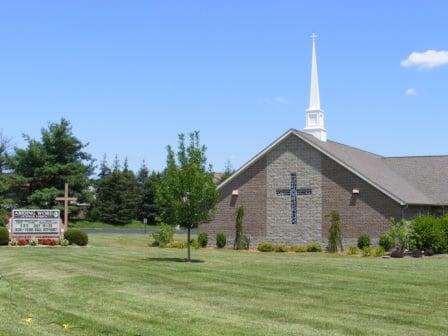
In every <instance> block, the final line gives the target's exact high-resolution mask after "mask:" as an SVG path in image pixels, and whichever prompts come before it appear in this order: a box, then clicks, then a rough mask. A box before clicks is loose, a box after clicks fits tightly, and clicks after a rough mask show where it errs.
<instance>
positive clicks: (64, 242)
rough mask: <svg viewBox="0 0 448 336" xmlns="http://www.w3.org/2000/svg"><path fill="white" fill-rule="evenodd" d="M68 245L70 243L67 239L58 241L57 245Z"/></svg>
mask: <svg viewBox="0 0 448 336" xmlns="http://www.w3.org/2000/svg"><path fill="white" fill-rule="evenodd" d="M69 244H70V242H69V241H68V240H67V239H60V240H59V245H61V246H68V245H69Z"/></svg>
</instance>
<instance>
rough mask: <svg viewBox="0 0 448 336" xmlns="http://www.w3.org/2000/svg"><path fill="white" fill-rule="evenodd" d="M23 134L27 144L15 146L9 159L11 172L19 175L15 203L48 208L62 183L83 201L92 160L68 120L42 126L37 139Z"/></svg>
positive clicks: (53, 202)
mask: <svg viewBox="0 0 448 336" xmlns="http://www.w3.org/2000/svg"><path fill="white" fill-rule="evenodd" d="M24 138H25V141H26V142H27V147H26V148H24V149H20V148H16V149H15V154H14V156H13V157H12V160H11V166H12V168H13V169H14V172H15V174H16V175H18V176H20V177H21V178H22V184H21V185H20V187H19V189H20V191H21V192H18V193H17V194H18V195H20V196H19V197H18V200H17V202H18V204H19V205H20V206H26V205H32V206H36V207H45V208H51V207H53V206H55V205H56V203H55V200H54V198H55V197H56V196H58V195H60V194H61V193H62V192H63V190H64V183H69V184H70V190H71V191H72V192H73V193H74V196H76V197H78V199H79V201H80V202H84V201H86V200H85V198H88V197H87V195H88V186H89V184H90V180H89V177H90V175H91V174H92V173H93V160H92V158H91V156H90V154H88V153H87V152H85V151H84V149H85V147H86V146H87V145H88V144H84V143H82V142H81V141H80V140H79V139H78V138H77V137H75V136H74V134H73V132H72V127H71V125H70V122H69V121H67V120H65V119H62V120H61V121H60V122H59V123H50V124H49V126H48V127H47V128H44V129H42V131H41V139H40V140H35V139H32V138H30V137H29V136H24Z"/></svg>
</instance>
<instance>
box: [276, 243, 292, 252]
mask: <svg viewBox="0 0 448 336" xmlns="http://www.w3.org/2000/svg"><path fill="white" fill-rule="evenodd" d="M288 251H289V247H288V246H287V245H283V244H278V245H274V252H288Z"/></svg>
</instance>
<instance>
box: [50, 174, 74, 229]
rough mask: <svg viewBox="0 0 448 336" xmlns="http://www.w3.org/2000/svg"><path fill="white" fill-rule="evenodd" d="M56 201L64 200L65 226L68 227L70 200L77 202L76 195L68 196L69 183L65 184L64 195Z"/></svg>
mask: <svg viewBox="0 0 448 336" xmlns="http://www.w3.org/2000/svg"><path fill="white" fill-rule="evenodd" d="M55 200H56V201H59V202H61V201H63V202H64V226H65V227H66V228H68V202H76V201H77V200H78V199H77V198H76V197H68V183H66V184H65V188H64V197H56V198H55Z"/></svg>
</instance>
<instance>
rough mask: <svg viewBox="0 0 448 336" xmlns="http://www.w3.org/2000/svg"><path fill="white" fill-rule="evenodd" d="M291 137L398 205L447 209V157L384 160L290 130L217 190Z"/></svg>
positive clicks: (385, 158)
mask: <svg viewBox="0 0 448 336" xmlns="http://www.w3.org/2000/svg"><path fill="white" fill-rule="evenodd" d="M291 134H295V135H296V136H297V137H299V138H300V139H302V140H303V141H305V142H307V143H309V144H310V145H311V146H313V147H315V148H316V149H318V150H319V151H321V152H322V153H324V154H325V155H327V156H328V157H330V158H331V159H333V160H335V161H336V162H338V163H339V164H341V165H343V166H344V167H346V168H347V169H349V170H350V171H352V172H353V173H354V174H356V175H358V176H359V177H361V178H362V179H364V180H365V181H367V182H368V183H370V184H371V185H373V186H374V187H376V188H377V189H379V190H380V191H382V192H383V193H385V194H386V195H388V196H389V197H391V198H393V199H395V200H396V201H397V202H399V203H401V204H421V205H448V156H441V157H428V156H426V157H425V156H423V157H399V158H387V157H382V156H380V155H377V154H374V153H370V152H367V151H364V150H361V149H358V148H354V147H351V146H347V145H343V144H340V143H338V142H335V141H331V140H328V141H327V142H322V141H320V140H318V139H316V138H315V137H314V136H312V135H310V134H307V133H304V132H301V131H298V130H295V129H291V130H289V131H288V132H286V133H285V134H283V135H282V136H281V137H280V138H278V139H277V140H276V141H274V142H273V143H272V144H271V145H269V146H268V147H266V148H265V149H264V150H263V151H261V152H260V153H258V154H257V155H256V156H255V157H254V158H253V159H252V160H250V161H248V162H247V163H246V164H244V165H243V166H242V167H241V168H240V169H238V170H237V171H236V172H235V173H234V174H233V175H232V176H231V177H229V178H228V179H227V180H226V181H224V182H223V183H222V184H221V185H219V186H218V188H221V187H222V186H223V185H225V184H227V183H228V182H229V181H230V180H232V179H233V178H234V177H235V176H237V175H238V174H239V173H240V172H242V171H244V170H245V169H246V168H247V167H248V166H250V165H251V164H252V163H254V162H255V161H257V160H258V159H259V158H260V157H261V156H263V155H264V154H265V153H267V152H268V151H269V150H271V149H272V148H273V147H275V146H276V145H277V144H278V143H279V142H281V141H282V140H283V139H285V138H286V137H287V136H289V135H291Z"/></svg>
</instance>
